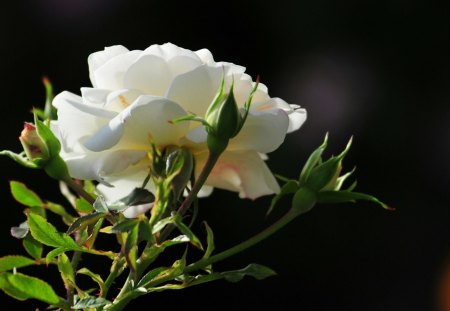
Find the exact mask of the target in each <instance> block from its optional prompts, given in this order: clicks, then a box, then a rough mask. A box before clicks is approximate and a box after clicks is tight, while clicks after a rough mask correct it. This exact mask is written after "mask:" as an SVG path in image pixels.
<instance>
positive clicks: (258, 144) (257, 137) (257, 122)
mask: <svg viewBox="0 0 450 311" xmlns="http://www.w3.org/2000/svg"><path fill="white" fill-rule="evenodd" d="M259 107H260V105H258V104H255V105H252V107H251V110H250V112H249V114H248V118H247V120H246V122H245V124H244V127H243V128H242V130H241V132H239V134H238V135H237V136H236V137H235V138H233V139H232V140H231V141H230V145H229V150H255V151H258V152H261V153H267V152H272V151H274V150H276V149H277V148H278V147H279V146H280V145H281V144H282V143H283V141H284V139H285V136H286V132H287V129H288V126H289V118H288V115H287V113H286V112H285V111H283V110H281V109H278V108H270V109H265V110H258V108H259Z"/></svg>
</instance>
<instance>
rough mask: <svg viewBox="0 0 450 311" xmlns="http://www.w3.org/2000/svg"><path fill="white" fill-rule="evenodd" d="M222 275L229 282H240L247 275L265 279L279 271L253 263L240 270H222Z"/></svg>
mask: <svg viewBox="0 0 450 311" xmlns="http://www.w3.org/2000/svg"><path fill="white" fill-rule="evenodd" d="M221 275H222V276H223V277H224V279H225V280H227V281H229V282H239V281H240V280H242V279H243V278H244V276H246V275H248V276H251V277H254V278H255V279H257V280H263V279H265V278H268V277H269V276H274V275H277V273H276V272H275V271H273V270H272V269H270V268H269V267H266V266H263V265H258V264H254V263H253V264H249V265H248V266H247V267H245V268H243V269H240V270H234V271H227V272H221Z"/></svg>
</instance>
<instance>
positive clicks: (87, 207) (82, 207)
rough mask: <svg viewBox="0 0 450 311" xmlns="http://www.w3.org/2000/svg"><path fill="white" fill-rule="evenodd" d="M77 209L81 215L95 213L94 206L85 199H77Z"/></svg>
mask: <svg viewBox="0 0 450 311" xmlns="http://www.w3.org/2000/svg"><path fill="white" fill-rule="evenodd" d="M75 209H76V210H77V211H78V212H81V213H92V212H93V211H94V207H93V206H92V204H91V203H89V202H88V201H86V200H85V199H83V198H77V199H76V200H75Z"/></svg>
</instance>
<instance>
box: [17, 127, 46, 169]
mask: <svg viewBox="0 0 450 311" xmlns="http://www.w3.org/2000/svg"><path fill="white" fill-rule="evenodd" d="M19 140H20V143H21V144H22V146H23V150H24V151H25V154H26V155H27V157H28V159H29V160H30V161H32V162H33V163H34V164H36V165H38V166H42V165H43V164H44V163H45V162H47V161H48V160H49V159H50V152H49V150H48V148H47V145H46V144H45V142H44V140H43V139H42V138H41V137H40V136H39V134H38V132H37V130H36V126H34V124H32V123H25V124H24V128H23V130H22V133H21V134H20V137H19Z"/></svg>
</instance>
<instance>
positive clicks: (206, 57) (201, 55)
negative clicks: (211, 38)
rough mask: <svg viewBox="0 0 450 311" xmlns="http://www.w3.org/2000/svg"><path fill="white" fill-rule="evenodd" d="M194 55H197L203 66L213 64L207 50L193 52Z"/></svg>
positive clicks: (212, 59)
mask: <svg viewBox="0 0 450 311" xmlns="http://www.w3.org/2000/svg"><path fill="white" fill-rule="evenodd" d="M195 54H197V56H198V57H199V58H200V59H201V60H202V62H203V63H204V64H209V63H214V58H213V56H212V54H211V52H210V51H209V50H208V49H201V50H198V51H195Z"/></svg>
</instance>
